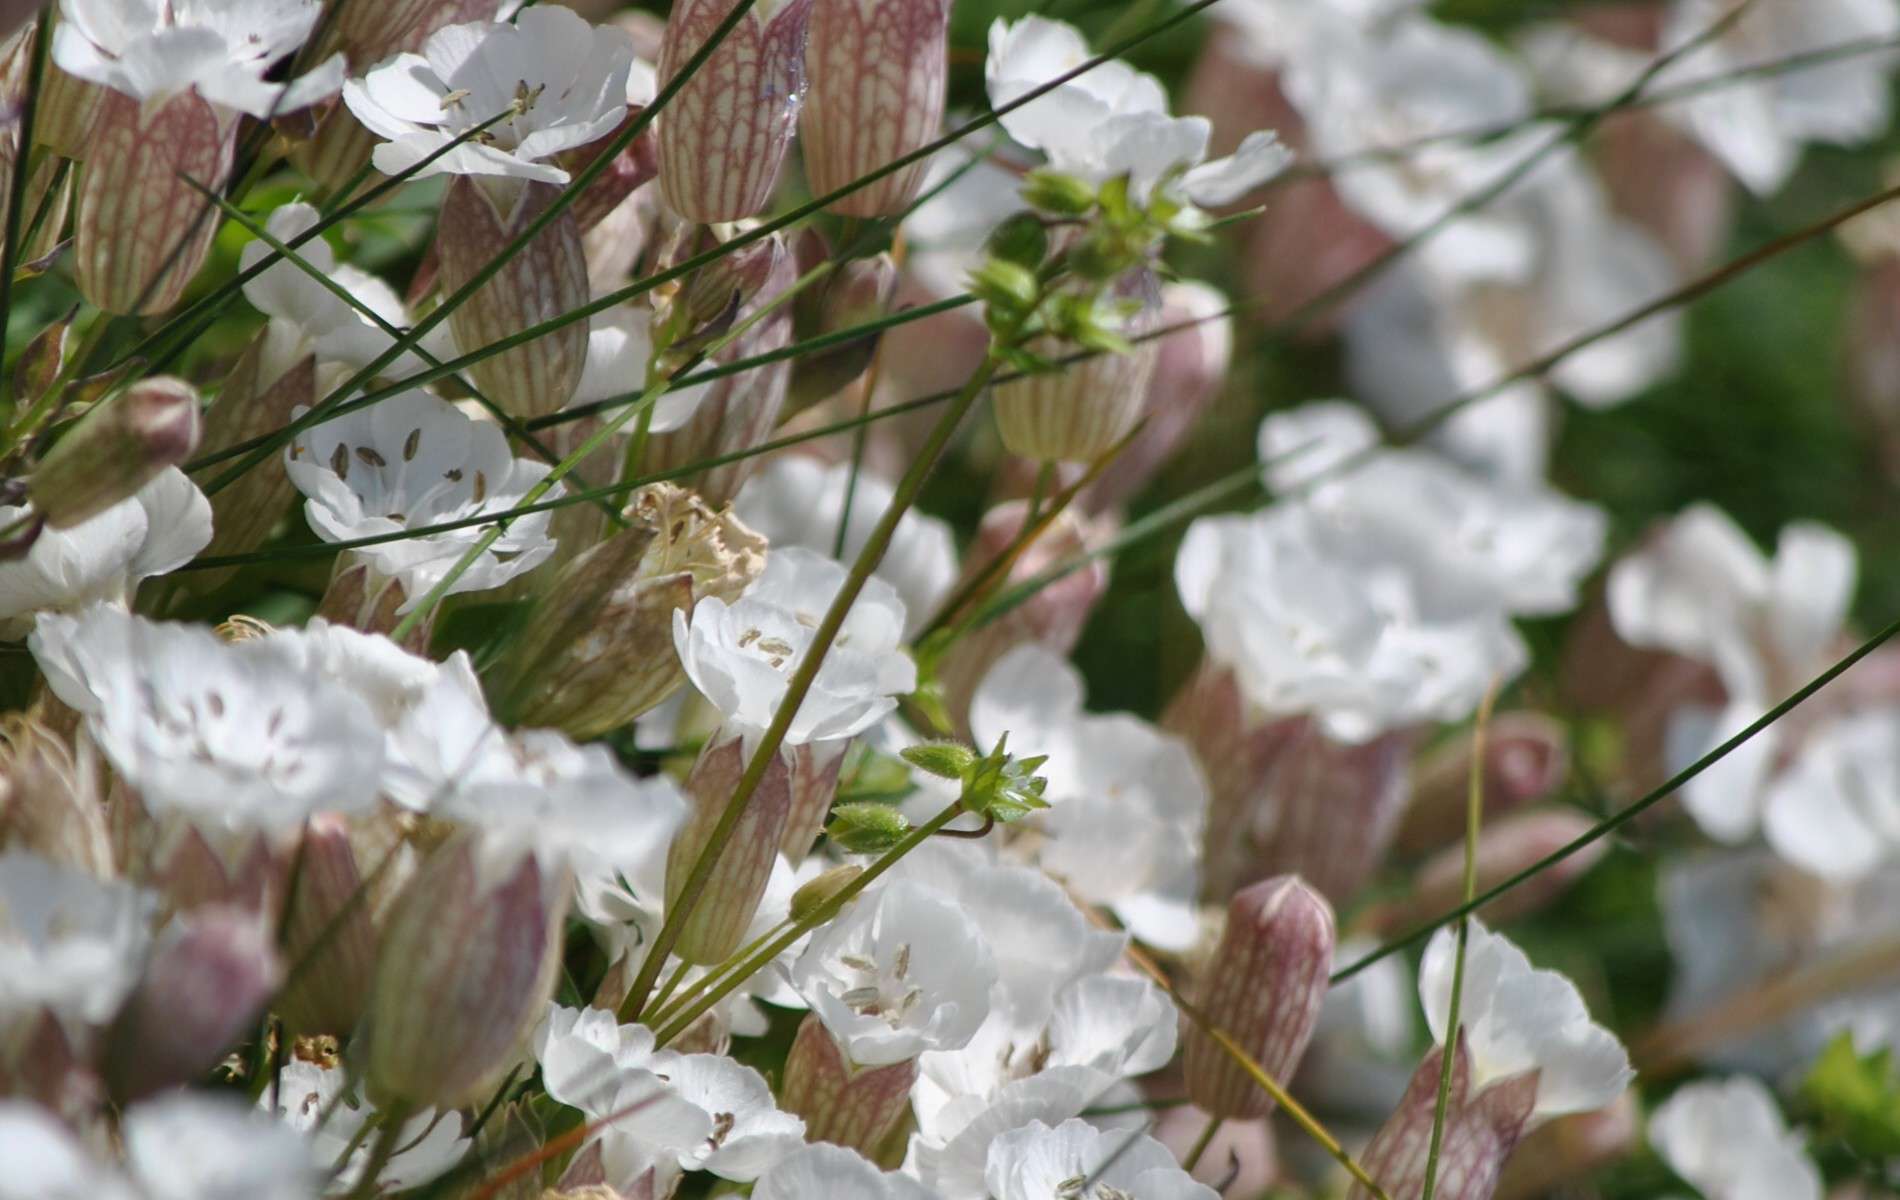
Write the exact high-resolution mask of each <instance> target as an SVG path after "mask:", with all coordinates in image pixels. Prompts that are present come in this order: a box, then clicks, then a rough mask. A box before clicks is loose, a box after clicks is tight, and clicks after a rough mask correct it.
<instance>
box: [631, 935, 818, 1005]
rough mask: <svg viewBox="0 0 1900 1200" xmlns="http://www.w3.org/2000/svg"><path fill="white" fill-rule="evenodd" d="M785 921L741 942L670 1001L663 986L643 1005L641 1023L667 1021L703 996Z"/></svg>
mask: <svg viewBox="0 0 1900 1200" xmlns="http://www.w3.org/2000/svg"><path fill="white" fill-rule="evenodd" d="M789 922H790V919H789V918H787V920H785V921H781V922H779V923H778V924H777V925H774V926H772V928H770V929H768V930H766V931H765V932H764V933H762V934H760V935H759V936H758V937H755V938H753V939H752V940H751V941H749V942H747V943H746V944H745V945H743V946H741V947H739V949H738V950H737V951H735V952H734V953H733V954H732V956H731V957H729V958H727V959H726V961H725V962H722V963H720V964H719V965H718V966H716V967H714V968H713V969H712V970H710V971H708V972H706V974H704V975H702V976H700V977H699V978H698V979H696V980H694V981H693V983H692V986H690V987H688V988H687V989H686V990H685V991H683V992H681V993H680V994H679V995H677V996H675V997H673V999H672V1000H671V1001H670V1002H668V1001H667V999H666V995H665V989H664V988H662V989H661V993H660V995H658V996H656V997H654V999H653V1003H651V1004H649V1005H647V1008H648V1010H649V1011H648V1012H646V1013H644V1014H642V1015H643V1016H644V1017H645V1022H644V1023H645V1024H646V1025H647V1026H648V1028H655V1027H658V1026H659V1025H660V1024H661V1023H662V1022H665V1021H668V1020H671V1019H672V1017H673V1015H674V1014H675V1013H677V1012H679V1011H680V1010H681V1009H682V1008H685V1007H686V1006H687V1005H688V1004H690V1003H692V1001H693V999H694V998H695V997H697V996H701V995H704V994H705V993H706V992H708V991H710V990H711V989H713V988H715V987H717V986H719V984H720V983H722V982H723V981H724V980H725V978H726V977H727V976H728V975H730V974H731V973H732V972H733V971H736V970H739V969H740V968H741V967H743V966H744V965H745V963H746V961H747V960H748V959H750V958H751V957H752V955H753V954H755V953H757V952H758V950H759V948H760V947H761V946H763V945H765V944H766V943H767V942H769V941H771V940H772V938H774V937H776V936H777V935H778V933H779V931H780V930H782V929H784V928H785V926H786V925H787V924H788V923H789ZM690 965H691V964H689V963H684V962H682V963H681V964H680V967H681V973H684V970H685V968H687V967H688V966H690Z"/></svg>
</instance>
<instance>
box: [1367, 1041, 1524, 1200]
mask: <svg viewBox="0 0 1900 1200" xmlns="http://www.w3.org/2000/svg"><path fill="white" fill-rule="evenodd" d="M1443 1054H1444V1049H1443V1048H1442V1047H1435V1048H1434V1049H1433V1050H1432V1051H1431V1053H1429V1054H1427V1055H1426V1056H1425V1061H1424V1062H1421V1063H1420V1064H1418V1070H1417V1071H1414V1072H1413V1073H1412V1081H1411V1082H1410V1083H1409V1084H1407V1085H1406V1088H1405V1095H1404V1096H1403V1097H1402V1098H1401V1099H1400V1100H1399V1106H1398V1108H1397V1109H1395V1110H1394V1111H1393V1113H1392V1115H1391V1116H1390V1117H1388V1118H1387V1119H1386V1123H1385V1124H1384V1125H1382V1126H1380V1128H1379V1132H1378V1133H1376V1134H1374V1135H1373V1136H1372V1141H1371V1143H1370V1144H1368V1145H1367V1146H1366V1148H1365V1150H1364V1152H1362V1153H1361V1154H1360V1156H1359V1162H1360V1165H1362V1166H1363V1167H1365V1169H1366V1173H1367V1174H1368V1175H1370V1176H1371V1177H1372V1178H1373V1179H1375V1180H1377V1181H1378V1182H1379V1184H1380V1186H1381V1187H1383V1188H1384V1189H1385V1193H1386V1195H1387V1196H1389V1197H1391V1200H1419V1197H1420V1196H1422V1195H1423V1194H1424V1191H1425V1164H1426V1159H1427V1158H1428V1157H1429V1154H1430V1149H1431V1136H1432V1124H1433V1121H1434V1117H1435V1114H1436V1112H1437V1107H1438V1084H1439V1076H1440V1074H1441V1073H1442V1063H1443V1061H1444V1059H1443V1057H1442V1056H1443ZM1448 1100H1449V1103H1448V1104H1447V1105H1446V1107H1445V1125H1444V1131H1443V1135H1442V1138H1441V1141H1440V1145H1439V1154H1438V1179H1437V1188H1436V1191H1434V1192H1433V1195H1434V1196H1437V1197H1440V1198H1441V1200H1490V1197H1491V1195H1492V1193H1493V1192H1495V1191H1496V1189H1497V1184H1498V1175H1499V1174H1500V1173H1501V1172H1502V1171H1503V1170H1504V1160H1505V1159H1506V1158H1508V1157H1510V1154H1511V1151H1512V1149H1513V1148H1515V1147H1516V1145H1517V1141H1518V1138H1519V1137H1521V1136H1522V1135H1523V1133H1524V1124H1525V1122H1526V1121H1528V1120H1530V1116H1531V1108H1532V1106H1533V1105H1534V1104H1535V1102H1536V1100H1537V1072H1535V1071H1526V1072H1524V1073H1523V1074H1520V1075H1512V1076H1509V1077H1507V1078H1505V1079H1501V1080H1498V1081H1497V1082H1495V1083H1492V1084H1489V1085H1487V1086H1486V1087H1484V1088H1483V1089H1482V1090H1480V1091H1479V1092H1478V1093H1477V1094H1476V1095H1472V1094H1471V1056H1470V1054H1469V1053H1467V1052H1466V1050H1465V1046H1464V1041H1463V1039H1460V1040H1459V1042H1458V1049H1457V1054H1456V1057H1455V1058H1454V1059H1453V1062H1452V1070H1451V1089H1450V1093H1449V1097H1448ZM1347 1195H1348V1200H1371V1196H1372V1193H1371V1191H1370V1190H1368V1189H1367V1188H1366V1186H1365V1185H1364V1184H1355V1185H1354V1186H1353V1189H1352V1191H1351V1192H1349V1193H1348V1194H1347Z"/></svg>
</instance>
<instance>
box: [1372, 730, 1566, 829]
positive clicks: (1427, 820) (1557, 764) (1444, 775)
mask: <svg viewBox="0 0 1900 1200" xmlns="http://www.w3.org/2000/svg"><path fill="white" fill-rule="evenodd" d="M1471 748H1472V739H1471V738H1468V737H1459V738H1455V739H1453V740H1452V741H1451V742H1448V743H1446V744H1445V745H1444V746H1441V747H1439V748H1437V749H1435V750H1433V751H1432V752H1431V753H1430V754H1426V755H1424V756H1422V757H1421V758H1420V759H1419V761H1418V764H1417V765H1416V766H1414V767H1413V768H1412V803H1411V805H1410V806H1409V807H1408V808H1407V809H1406V811H1405V820H1404V821H1403V822H1402V823H1401V824H1400V826H1399V836H1398V843H1397V844H1398V847H1399V849H1401V850H1402V851H1404V852H1406V853H1410V854H1423V853H1428V852H1430V851H1432V850H1436V849H1438V848H1439V847H1441V846H1448V845H1450V844H1452V843H1453V842H1457V841H1459V840H1460V839H1461V838H1463V836H1464V829H1465V807H1466V805H1467V804H1468V803H1469V801H1470V791H1471ZM1569 762H1570V736H1569V734H1568V733H1567V732H1566V731H1565V729H1564V726H1563V723H1562V722H1560V721H1555V720H1552V719H1551V718H1550V717H1547V716H1544V715H1543V714H1541V713H1532V712H1512V713H1499V714H1498V715H1497V716H1495V717H1493V718H1491V723H1490V725H1489V727H1487V728H1486V730H1485V734H1484V770H1483V774H1482V777H1481V778H1482V784H1483V787H1484V813H1485V818H1486V819H1487V820H1489V819H1490V818H1492V817H1494V816H1499V815H1502V814H1504V813H1507V812H1510V811H1512V810H1514V809H1517V808H1521V807H1523V806H1524V805H1526V804H1531V803H1534V802H1536V801H1538V800H1542V799H1544V798H1545V797H1546V796H1549V795H1550V794H1551V793H1552V792H1554V791H1556V790H1557V788H1558V786H1559V785H1560V784H1562V783H1563V780H1564V775H1565V773H1566V771H1567V770H1568V768H1569Z"/></svg>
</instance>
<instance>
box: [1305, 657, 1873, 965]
mask: <svg viewBox="0 0 1900 1200" xmlns="http://www.w3.org/2000/svg"><path fill="white" fill-rule="evenodd" d="M1896 634H1900V620H1895V621H1893V622H1892V623H1890V624H1889V625H1887V626H1886V628H1884V629H1882V630H1881V631H1880V632H1879V633H1876V634H1875V635H1874V636H1873V637H1871V638H1868V639H1867V640H1866V641H1864V642H1862V643H1861V644H1860V645H1858V646H1856V647H1854V649H1853V651H1852V652H1850V653H1849V654H1848V655H1847V656H1846V657H1845V658H1842V659H1841V660H1840V661H1839V662H1836V663H1835V664H1834V665H1833V666H1831V667H1829V668H1828V669H1827V670H1825V671H1823V672H1821V673H1820V674H1819V675H1816V676H1815V677H1814V678H1813V679H1810V680H1809V681H1808V682H1807V683H1806V684H1804V685H1802V686H1801V687H1800V688H1799V689H1797V690H1796V691H1795V692H1794V693H1793V694H1792V695H1790V696H1789V697H1788V698H1787V699H1786V700H1783V701H1782V702H1781V703H1780V704H1777V705H1775V706H1774V707H1773V708H1771V709H1769V710H1768V711H1767V712H1765V713H1763V714H1762V715H1761V716H1760V717H1757V718H1756V719H1755V720H1753V721H1751V722H1749V723H1748V725H1747V726H1745V727H1744V728H1743V729H1742V730H1741V731H1740V732H1738V733H1736V734H1735V735H1734V736H1733V737H1731V738H1729V739H1728V740H1727V741H1725V742H1723V743H1722V744H1721V745H1719V746H1717V747H1715V748H1714V749H1713V750H1710V751H1709V752H1708V753H1707V754H1704V755H1703V756H1702V757H1701V758H1698V759H1696V760H1695V761H1694V762H1692V763H1690V764H1689V765H1688V766H1686V767H1684V768H1683V769H1682V770H1680V771H1678V772H1676V773H1675V774H1674V775H1672V776H1670V777H1669V778H1668V779H1666V780H1664V781H1663V783H1662V785H1661V786H1659V787H1657V788H1656V789H1655V790H1653V791H1651V792H1650V793H1648V794H1647V795H1645V796H1644V797H1643V798H1642V799H1640V800H1636V801H1634V802H1633V803H1630V804H1628V805H1626V806H1624V807H1623V808H1620V809H1618V810H1617V811H1616V812H1615V813H1614V814H1613V815H1611V816H1610V817H1609V818H1608V819H1607V820H1604V821H1601V822H1599V823H1598V824H1597V825H1595V826H1593V827H1592V828H1590V829H1588V830H1586V831H1585V832H1583V833H1581V834H1579V835H1578V836H1576V837H1575V838H1572V839H1571V840H1570V841H1568V842H1566V843H1565V844H1564V845H1562V846H1560V847H1558V848H1557V849H1556V850H1553V851H1551V852H1550V853H1549V854H1546V855H1545V856H1544V857H1542V858H1540V859H1538V860H1537V861H1536V862H1534V863H1532V864H1531V865H1530V866H1528V867H1525V868H1524V869H1523V870H1522V871H1519V872H1518V873H1517V874H1515V875H1512V876H1511V877H1510V878H1508V879H1506V880H1503V881H1502V882H1500V883H1498V884H1496V885H1494V886H1492V887H1490V888H1487V889H1486V890H1485V891H1483V892H1482V893H1480V894H1479V895H1477V896H1474V897H1472V898H1471V899H1470V900H1468V901H1466V902H1465V903H1463V904H1460V905H1459V906H1458V907H1457V908H1454V909H1452V910H1451V911H1450V912H1446V913H1441V914H1439V915H1438V916H1436V917H1434V918H1432V919H1431V920H1429V921H1426V922H1424V923H1423V924H1421V925H1419V926H1418V927H1417V928H1416V929H1413V930H1412V931H1411V932H1410V933H1407V934H1405V935H1403V936H1402V937H1399V938H1396V939H1394V940H1393V941H1390V942H1387V943H1386V944H1385V945H1383V946H1381V947H1379V948H1378V949H1377V950H1374V951H1372V952H1371V953H1369V954H1367V955H1366V956H1365V957H1363V958H1361V959H1359V960H1358V961H1356V962H1354V963H1353V964H1351V965H1350V966H1347V967H1342V968H1341V969H1339V970H1337V971H1335V972H1333V977H1332V982H1333V984H1334V985H1335V986H1336V985H1338V984H1341V983H1344V982H1345V981H1346V980H1348V979H1351V978H1352V977H1353V976H1354V975H1357V974H1359V972H1361V971H1363V970H1365V969H1366V968H1367V967H1369V966H1371V965H1372V964H1374V963H1376V962H1378V961H1380V960H1381V959H1384V958H1389V957H1391V956H1392V955H1394V954H1397V953H1398V952H1399V951H1401V950H1403V949H1405V948H1406V947H1407V946H1410V945H1412V944H1413V943H1415V942H1417V941H1419V940H1420V939H1422V938H1425V937H1428V936H1430V935H1431V933H1432V932H1433V931H1434V930H1436V929H1438V928H1439V927H1440V926H1442V925H1444V924H1445V923H1446V922H1447V921H1456V920H1458V919H1459V918H1460V917H1464V916H1467V915H1469V914H1470V913H1472V912H1475V911H1477V910H1478V909H1480V908H1483V907H1484V906H1485V905H1487V904H1489V903H1491V901H1493V900H1495V899H1497V898H1498V897H1499V896H1502V895H1503V894H1504V893H1506V892H1508V891H1510V890H1511V889H1512V888H1515V887H1517V886H1518V885H1519V884H1522V883H1525V882H1526V881H1528V880H1530V879H1533V878H1535V877H1536V876H1538V875H1540V874H1542V873H1543V872H1545V871H1547V870H1549V869H1550V868H1551V867H1554V866H1556V865H1557V864H1558V863H1560V862H1562V861H1563V860H1564V859H1566V858H1569V857H1570V856H1571V855H1573V854H1575V853H1577V852H1578V851H1579V850H1582V849H1584V848H1585V847H1586V846H1589V845H1591V844H1593V843H1595V842H1597V841H1599V840H1601V839H1602V838H1605V837H1608V836H1609V835H1610V834H1612V833H1615V832H1616V831H1617V830H1618V829H1621V828H1622V827H1623V826H1625V825H1627V824H1629V823H1630V822H1631V821H1633V820H1635V819H1636V818H1637V817H1639V816H1641V815H1642V814H1643V813H1645V812H1647V811H1649V810H1650V809H1651V808H1654V807H1655V806H1656V805H1658V804H1660V803H1662V802H1663V801H1664V800H1667V799H1668V798H1669V797H1670V796H1673V795H1675V794H1676V792H1677V791H1679V790H1680V789H1681V788H1682V787H1683V786H1684V785H1685V784H1687V783H1688V782H1689V781H1690V780H1692V779H1694V778H1695V777H1696V776H1698V775H1700V774H1702V773H1703V772H1704V771H1706V770H1708V769H1709V768H1710V767H1712V766H1714V765H1715V764H1716V763H1718V762H1721V761H1722V760H1723V759H1725V758H1727V757H1728V756H1729V755H1730V754H1733V753H1734V752H1735V751H1736V750H1737V749H1739V748H1740V747H1741V746H1742V744H1743V743H1745V742H1747V741H1748V740H1749V739H1751V738H1753V737H1754V736H1755V735H1756V734H1759V733H1760V732H1761V731H1762V730H1764V729H1766V728H1768V727H1769V726H1770V725H1773V724H1774V723H1775V722H1776V721H1779V720H1781V718H1783V717H1785V716H1787V715H1788V714H1789V713H1791V712H1793V711H1794V710H1795V709H1796V708H1799V707H1800V706H1801V705H1802V704H1804V703H1806V702H1807V700H1808V698H1809V697H1811V696H1813V695H1814V694H1815V693H1816V692H1818V691H1820V690H1821V689H1822V688H1824V687H1826V686H1827V685H1828V684H1830V683H1833V682H1834V681H1835V680H1836V679H1838V678H1840V677H1841V674H1842V673H1843V672H1845V671H1846V670H1848V668H1850V667H1852V666H1853V665H1854V664H1855V663H1857V662H1859V661H1860V660H1861V659H1863V658H1866V657H1867V656H1868V655H1869V654H1872V653H1873V652H1874V651H1875V650H1878V649H1879V648H1880V647H1881V646H1882V645H1884V644H1886V642H1888V641H1889V640H1890V639H1892V638H1893V637H1894V636H1895V635H1896Z"/></svg>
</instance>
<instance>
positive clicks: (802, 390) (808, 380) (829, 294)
mask: <svg viewBox="0 0 1900 1200" xmlns="http://www.w3.org/2000/svg"><path fill="white" fill-rule="evenodd" d="M896 292H897V266H896V264H894V263H893V262H892V261H891V256H890V255H888V254H879V255H876V256H875V257H872V258H860V259H855V260H853V261H851V262H848V263H846V264H845V265H844V266H842V267H840V268H839V269H838V271H837V273H836V274H834V275H833V276H832V278H831V282H830V285H829V286H828V287H826V288H825V290H824V293H823V295H822V297H821V298H820V301H819V304H818V305H817V314H816V320H815V321H814V322H813V328H811V329H808V330H800V336H801V337H804V336H817V335H820V334H828V333H837V332H839V331H841V330H846V329H855V328H856V327H858V326H860V325H864V324H868V323H869V322H871V321H875V320H877V319H878V318H879V317H882V316H884V315H885V314H886V313H887V312H889V311H890V305H891V297H892V296H893V295H895V294H896ZM879 337H880V335H879V334H876V333H867V334H864V335H862V336H859V337H855V338H852V339H851V340H850V341H848V342H843V343H840V344H839V345H836V346H832V347H830V348H828V349H825V350H820V351H818V352H817V353H815V354H807V355H804V356H802V357H800V358H799V359H797V360H796V361H795V362H794V363H793V365H792V396H793V404H794V405H795V406H796V407H798V408H801V409H802V408H804V407H805V406H807V405H811V404H816V403H817V402H818V401H820V400H823V399H825V398H826V397H828V396H833V395H836V394H837V393H838V392H841V391H843V390H844V389H845V388H847V387H849V386H850V385H851V384H852V383H853V382H854V381H855V380H856V379H857V378H858V377H859V376H860V375H863V374H864V372H865V370H866V369H867V368H869V367H870V365H871V359H872V357H873V356H874V355H875V354H876V353H877V346H878V340H879Z"/></svg>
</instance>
